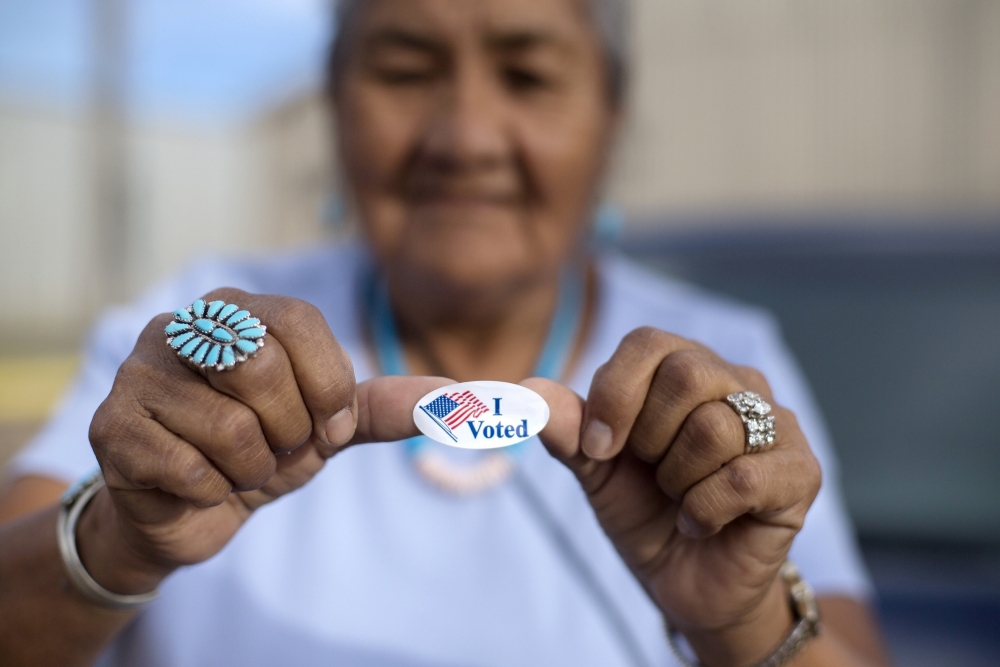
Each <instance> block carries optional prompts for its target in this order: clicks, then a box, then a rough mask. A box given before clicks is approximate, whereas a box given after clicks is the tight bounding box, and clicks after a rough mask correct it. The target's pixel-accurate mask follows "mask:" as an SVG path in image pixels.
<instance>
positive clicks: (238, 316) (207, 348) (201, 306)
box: [164, 299, 267, 371]
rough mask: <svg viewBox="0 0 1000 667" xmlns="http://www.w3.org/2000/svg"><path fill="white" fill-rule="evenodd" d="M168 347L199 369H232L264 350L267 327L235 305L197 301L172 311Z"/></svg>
mask: <svg viewBox="0 0 1000 667" xmlns="http://www.w3.org/2000/svg"><path fill="white" fill-rule="evenodd" d="M164 332H165V333H166V334H167V345H169V346H170V347H172V348H173V349H174V350H176V351H177V354H178V356H180V358H181V359H187V360H188V361H190V362H191V363H192V364H194V365H195V366H197V367H198V368H201V369H208V368H212V369H215V370H217V371H225V370H229V369H231V368H235V367H236V366H237V365H238V364H240V363H242V362H244V361H246V360H247V359H249V358H250V357H252V356H254V355H255V354H257V351H258V350H260V348H262V347H264V336H265V335H266V334H267V327H266V326H264V325H263V324H261V322H260V320H259V319H257V318H256V317H251V316H250V312H249V311H246V310H243V309H242V308H240V307H239V306H237V305H236V304H235V303H226V302H225V301H212V302H210V303H205V301H204V299H198V300H197V301H195V302H194V303H192V304H191V305H190V306H188V307H187V308H178V309H177V310H175V311H174V321H173V322H171V323H170V324H168V325H167V326H166V329H164Z"/></svg>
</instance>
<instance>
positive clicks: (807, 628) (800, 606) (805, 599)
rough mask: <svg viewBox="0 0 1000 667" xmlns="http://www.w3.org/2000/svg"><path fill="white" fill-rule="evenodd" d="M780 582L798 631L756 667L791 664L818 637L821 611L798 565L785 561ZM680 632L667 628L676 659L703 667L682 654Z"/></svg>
mask: <svg viewBox="0 0 1000 667" xmlns="http://www.w3.org/2000/svg"><path fill="white" fill-rule="evenodd" d="M781 578H782V579H783V580H784V582H785V585H786V586H787V587H788V595H789V598H790V602H791V605H792V611H793V613H794V614H795V617H796V621H797V622H796V623H795V627H794V628H792V631H791V632H790V633H788V636H787V637H785V640H784V641H783V642H781V644H780V645H779V646H778V648H776V649H775V650H774V652H773V653H771V655H769V656H768V657H766V658H764V660H762V661H761V662H758V663H757V664H756V665H755V666H754V667H781V666H782V665H784V664H786V663H787V662H788V661H789V660H791V658H792V656H794V655H795V654H796V653H798V652H799V651H800V650H801V649H802V647H803V646H805V645H806V643H807V642H808V641H809V640H810V639H812V638H813V637H815V636H816V635H818V634H819V631H820V624H819V607H818V606H817V605H816V594H815V593H814V592H813V589H812V587H811V586H809V584H808V583H806V582H805V581H804V580H803V579H802V576H801V575H800V574H799V570H798V568H797V567H795V565H794V564H793V563H792V562H791V561H789V560H786V561H785V562H784V564H782V566H781ZM678 634H680V632H679V631H678V630H676V629H675V628H673V627H671V626H670V624H669V623H668V624H667V642H668V643H669V644H670V650H671V651H672V652H673V654H674V657H676V658H677V660H678V661H679V662H680V663H681V664H682V665H684V667H701V663H699V662H697V661H692V660H690V659H688V658H687V657H686V656H685V655H684V654H683V653H681V650H680V647H678V646H677V639H676V635H678Z"/></svg>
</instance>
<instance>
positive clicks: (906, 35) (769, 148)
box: [611, 0, 1000, 219]
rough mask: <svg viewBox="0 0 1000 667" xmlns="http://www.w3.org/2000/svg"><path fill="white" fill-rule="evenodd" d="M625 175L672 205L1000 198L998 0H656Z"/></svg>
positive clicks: (656, 200) (649, 201) (628, 193)
mask: <svg viewBox="0 0 1000 667" xmlns="http://www.w3.org/2000/svg"><path fill="white" fill-rule="evenodd" d="M633 23H634V34H635V39H636V42H635V53H636V62H635V71H634V78H633V88H632V91H631V102H632V104H631V113H630V119H629V120H630V123H629V127H628V129H627V131H626V132H625V136H624V137H623V146H622V147H623V152H622V155H621V158H620V160H619V164H618V167H619V169H618V171H617V173H616V175H615V178H613V186H612V188H611V191H612V193H613V196H614V198H615V199H617V200H619V201H621V202H622V203H623V204H624V205H625V207H626V208H627V209H628V210H629V211H631V212H633V213H634V214H638V217H639V218H640V219H641V218H643V217H644V216H649V215H650V214H653V213H663V212H665V211H666V212H675V213H686V212H706V211H707V212H713V213H717V212H724V211H726V210H729V211H738V212H742V211H747V210H758V211H773V210H776V209H786V208H798V209H803V208H827V209H829V208H834V209H841V210H852V209H853V210H857V209H870V208H881V209H885V208H890V209H901V210H904V211H905V210H923V209H927V208H937V209H954V208H962V209H976V210H983V209H987V210H992V211H998V210H1000V3H997V2H995V0H882V1H881V2H869V1H867V0H840V1H838V2H819V1H816V0H807V1H806V2H790V1H785V0H761V1H759V2H752V3H748V2H743V1H741V0H718V1H716V2H703V1H701V0H670V1H664V0H640V1H639V2H637V3H636V7H635V16H634V21H633Z"/></svg>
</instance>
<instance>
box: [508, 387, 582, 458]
mask: <svg viewBox="0 0 1000 667" xmlns="http://www.w3.org/2000/svg"><path fill="white" fill-rule="evenodd" d="M521 385H522V386H523V387H527V388H528V389H530V390H532V391H533V392H535V393H536V394H538V395H539V396H541V397H542V398H544V399H545V402H546V403H548V404H549V423H548V424H546V425H545V428H543V429H542V431H541V433H539V434H538V438H539V439H540V440H541V441H542V444H543V445H545V448H546V449H547V450H549V454H551V455H552V456H553V457H554V458H556V459H558V460H559V461H562V462H563V463H565V464H566V465H568V466H569V467H570V468H573V462H574V461H576V460H577V459H582V458H583V455H582V452H581V451H580V423H581V421H582V419H583V406H584V400H583V399H582V398H580V396H578V395H577V393H576V392H575V391H573V390H572V389H569V388H568V387H565V386H563V385H561V384H559V383H558V382H553V381H552V380H547V379H545V378H528V379H527V380H525V381H524V382H522V383H521Z"/></svg>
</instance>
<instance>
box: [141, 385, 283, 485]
mask: <svg viewBox="0 0 1000 667" xmlns="http://www.w3.org/2000/svg"><path fill="white" fill-rule="evenodd" d="M143 405H144V406H145V408H146V409H147V410H148V411H149V412H150V417H151V418H152V419H154V420H156V421H157V422H159V423H160V424H162V425H163V426H164V427H165V428H166V429H168V430H169V431H170V432H172V433H174V434H176V435H177V436H179V437H180V438H181V439H183V440H184V441H186V442H188V443H190V444H192V445H194V446H195V447H196V448H197V449H198V450H199V451H200V452H202V454H204V455H205V457H206V458H208V459H209V460H210V461H211V462H212V464H213V465H214V466H215V467H216V468H218V469H219V470H220V471H221V472H222V474H224V475H225V476H226V478H227V479H228V480H229V481H230V483H231V484H232V486H233V487H234V488H235V489H236V490H239V491H246V490H249V489H257V488H260V487H261V486H263V485H264V484H265V483H266V482H267V481H268V480H269V479H270V478H271V476H272V475H273V474H274V472H275V469H276V466H277V462H276V459H275V455H274V453H273V452H272V451H271V448H270V446H269V445H268V441H267V439H266V438H265V436H264V432H263V429H262V428H261V424H260V421H259V419H258V417H257V414H256V413H255V412H254V411H253V410H251V409H250V408H249V407H247V406H246V405H244V404H243V403H241V402H239V401H237V400H236V399H234V398H230V397H229V396H226V395H225V394H222V393H220V392H218V391H215V390H214V389H213V388H212V387H210V386H208V385H207V384H206V383H205V382H204V381H203V380H202V379H201V378H200V377H196V376H193V375H192V376H191V377H189V378H175V379H174V380H173V381H172V382H171V390H170V391H169V392H167V391H163V390H162V389H161V388H159V387H156V388H155V389H154V390H152V391H149V392H148V395H147V396H146V397H145V400H143Z"/></svg>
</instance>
